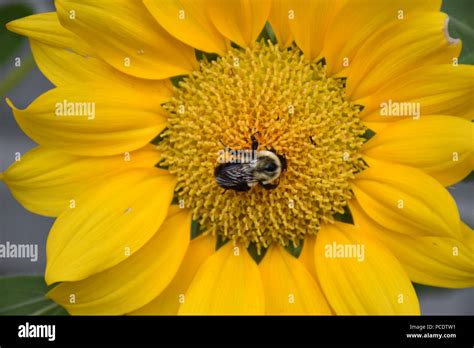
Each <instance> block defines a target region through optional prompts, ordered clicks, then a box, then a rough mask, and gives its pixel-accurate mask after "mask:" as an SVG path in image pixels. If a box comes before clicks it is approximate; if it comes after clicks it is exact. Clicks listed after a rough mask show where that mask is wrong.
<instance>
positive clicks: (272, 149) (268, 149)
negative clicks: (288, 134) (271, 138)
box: [265, 146, 277, 155]
mask: <svg viewBox="0 0 474 348" xmlns="http://www.w3.org/2000/svg"><path fill="white" fill-rule="evenodd" d="M265 150H267V151H270V152H273V153H274V154H275V155H276V154H277V152H276V150H275V149H274V148H273V147H268V146H267V147H266V148H265Z"/></svg>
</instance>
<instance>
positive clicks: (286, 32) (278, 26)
mask: <svg viewBox="0 0 474 348" xmlns="http://www.w3.org/2000/svg"><path fill="white" fill-rule="evenodd" d="M291 9H292V6H291V1H290V0H273V1H272V6H271V9H270V15H269V17H268V20H269V22H270V24H271V26H272V29H273V32H274V33H275V36H276V38H277V41H278V43H279V44H280V46H281V47H282V48H286V47H288V46H290V45H291V43H292V42H293V34H292V33H291V29H290V17H291V15H292V13H291V12H290V11H291ZM293 11H294V10H293ZM293 14H294V13H293Z"/></svg>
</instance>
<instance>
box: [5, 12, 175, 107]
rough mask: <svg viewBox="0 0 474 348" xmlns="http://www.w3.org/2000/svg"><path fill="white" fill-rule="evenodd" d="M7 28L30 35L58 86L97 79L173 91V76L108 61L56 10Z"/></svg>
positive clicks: (42, 63)
mask: <svg viewBox="0 0 474 348" xmlns="http://www.w3.org/2000/svg"><path fill="white" fill-rule="evenodd" d="M7 28H8V29H9V30H11V31H13V32H15V33H17V34H20V35H24V36H27V37H28V38H29V39H30V46H31V50H32V52H33V56H34V58H35V61H36V64H37V65H38V67H39V69H40V70H41V72H42V73H43V74H44V75H45V76H46V77H47V78H48V79H49V80H50V81H51V82H52V83H53V84H55V85H56V86H66V85H71V84H77V83H83V82H97V83H101V84H108V85H114V86H115V85H121V86H125V87H129V88H136V89H138V90H143V89H146V90H148V92H147V93H150V96H154V95H156V96H157V97H158V98H159V97H160V96H163V94H165V95H167V96H168V97H169V96H171V95H172V89H171V83H170V81H169V80H161V81H156V80H145V79H140V78H136V77H134V76H130V75H128V74H124V73H122V72H120V71H118V70H117V69H114V68H113V67H112V66H110V65H109V64H107V63H106V62H105V61H104V60H102V59H101V58H99V57H98V56H97V55H96V54H95V52H94V50H93V49H92V48H91V47H90V46H88V45H87V44H86V43H85V42H84V41H83V40H82V39H81V38H79V37H78V36H77V35H75V34H73V33H72V32H70V31H69V30H66V29H65V28H63V27H62V26H61V24H60V23H59V20H58V17H57V15H56V12H51V13H40V14H35V15H32V16H28V17H24V18H21V19H17V20H15V21H13V22H10V23H8V24H7ZM64 62H68V64H64Z"/></svg>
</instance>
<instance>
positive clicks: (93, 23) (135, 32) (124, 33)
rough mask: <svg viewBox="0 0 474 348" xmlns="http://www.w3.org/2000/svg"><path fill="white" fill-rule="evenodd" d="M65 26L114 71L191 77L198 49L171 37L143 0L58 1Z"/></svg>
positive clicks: (141, 75)
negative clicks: (114, 69) (189, 75)
mask: <svg viewBox="0 0 474 348" xmlns="http://www.w3.org/2000/svg"><path fill="white" fill-rule="evenodd" d="M55 5H56V9H57V12H58V17H59V21H60V22H61V24H62V25H63V26H64V27H65V28H67V29H69V30H71V31H72V32H73V33H75V34H77V35H78V36H80V37H81V38H82V39H84V40H85V41H86V42H87V43H88V44H89V45H90V46H91V47H92V48H93V49H94V50H95V52H97V54H98V55H100V56H101V57H102V58H103V59H104V60H105V61H106V62H107V63H109V64H110V65H112V66H113V67H114V68H116V69H118V70H120V71H122V72H124V73H127V74H130V75H133V76H138V77H142V78H146V79H163V78H168V77H171V76H175V75H182V74H188V73H190V72H191V71H192V70H194V68H196V67H197V65H196V61H195V56H194V50H193V49H192V48H191V47H190V46H187V45H185V44H183V43H182V42H180V41H178V40H177V39H175V38H174V37H173V36H171V35H170V34H169V33H168V32H167V31H166V30H165V29H163V28H162V27H161V26H160V25H159V24H158V23H156V21H155V20H154V19H153V17H152V16H151V14H150V13H149V12H148V11H147V9H146V8H145V6H144V5H143V4H142V3H141V2H140V1H133V0H114V1H94V0H81V1H79V0H57V1H56V2H55Z"/></svg>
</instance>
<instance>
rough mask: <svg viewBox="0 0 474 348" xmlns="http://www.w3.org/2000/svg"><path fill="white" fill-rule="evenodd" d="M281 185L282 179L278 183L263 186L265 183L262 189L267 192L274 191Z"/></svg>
mask: <svg viewBox="0 0 474 348" xmlns="http://www.w3.org/2000/svg"><path fill="white" fill-rule="evenodd" d="M279 184H280V178H278V181H277V182H276V183H274V184H263V183H260V185H262V187H263V188H264V189H265V190H274V189H276V188H277V187H278V185H279Z"/></svg>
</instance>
